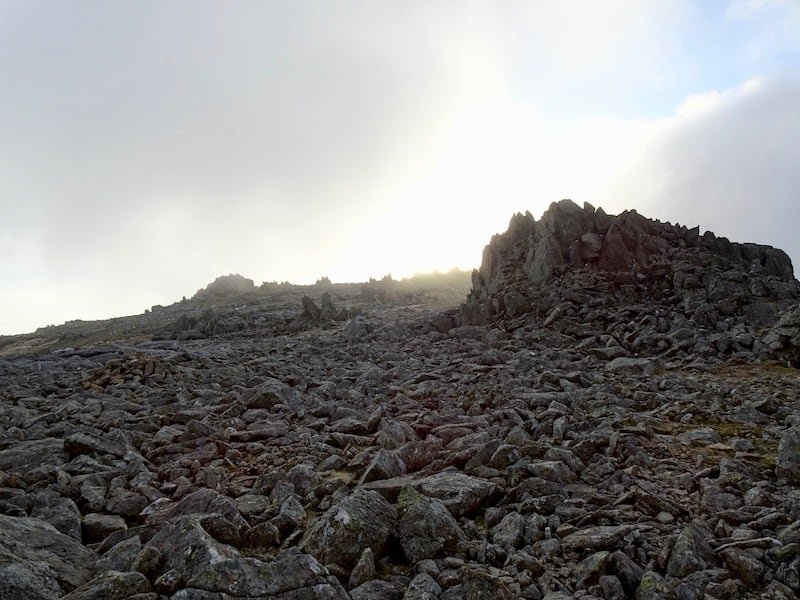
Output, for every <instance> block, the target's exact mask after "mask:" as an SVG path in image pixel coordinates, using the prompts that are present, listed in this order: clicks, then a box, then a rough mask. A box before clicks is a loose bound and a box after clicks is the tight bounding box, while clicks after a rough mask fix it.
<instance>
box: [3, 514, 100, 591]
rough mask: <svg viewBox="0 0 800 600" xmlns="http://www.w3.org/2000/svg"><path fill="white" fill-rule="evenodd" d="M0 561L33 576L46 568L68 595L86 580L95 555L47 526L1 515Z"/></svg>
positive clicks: (32, 520) (90, 572) (95, 557)
mask: <svg viewBox="0 0 800 600" xmlns="http://www.w3.org/2000/svg"><path fill="white" fill-rule="evenodd" d="M0 559H1V560H2V562H3V563H6V564H10V565H18V567H19V568H21V569H28V568H30V569H32V570H33V572H34V573H36V572H37V570H38V572H41V565H47V567H49V568H50V569H51V570H52V572H53V573H54V574H55V577H56V580H57V581H58V585H59V586H60V587H61V589H62V590H63V591H65V592H69V591H71V590H73V589H74V588H76V587H78V586H81V585H83V584H84V583H86V582H87V581H88V580H89V578H90V577H91V574H92V571H93V570H94V565H95V562H96V561H97V555H96V554H95V553H94V552H92V551H91V550H89V549H88V548H84V547H83V546H81V545H80V543H78V542H77V541H75V540H74V539H73V538H71V537H69V536H67V535H64V534H63V533H61V532H60V531H58V530H57V529H56V528H55V527H53V526H52V525H50V524H49V523H45V522H44V521H40V520H39V519H33V518H29V517H6V516H4V515H0ZM15 568H16V567H15Z"/></svg>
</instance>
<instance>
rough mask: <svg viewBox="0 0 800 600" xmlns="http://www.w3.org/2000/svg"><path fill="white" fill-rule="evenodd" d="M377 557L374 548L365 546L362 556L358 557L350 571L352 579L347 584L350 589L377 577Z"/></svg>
mask: <svg viewBox="0 0 800 600" xmlns="http://www.w3.org/2000/svg"><path fill="white" fill-rule="evenodd" d="M375 575H376V573H375V559H374V556H373V552H372V548H364V551H363V552H362V553H361V556H359V557H358V560H357V561H356V564H355V566H354V567H353V571H352V572H351V573H350V580H349V582H348V584H347V587H348V588H349V589H353V588H355V587H358V586H360V585H361V584H363V583H366V582H367V581H371V580H373V579H375Z"/></svg>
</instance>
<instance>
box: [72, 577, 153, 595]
mask: <svg viewBox="0 0 800 600" xmlns="http://www.w3.org/2000/svg"><path fill="white" fill-rule="evenodd" d="M149 591H150V582H149V581H148V580H147V578H146V577H145V576H144V575H142V574H141V573H135V572H130V573H120V572H119V571H106V572H105V573H103V574H102V575H100V576H99V577H95V578H94V579H92V580H91V581H88V582H86V583H85V584H84V585H82V586H81V587H79V588H78V589H76V590H74V591H73V592H71V593H69V594H67V595H66V596H64V598H63V600H128V599H129V598H131V597H132V596H134V595H135V594H145V593H147V592H149Z"/></svg>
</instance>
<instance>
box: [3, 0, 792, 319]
mask: <svg viewBox="0 0 800 600" xmlns="http://www.w3.org/2000/svg"><path fill="white" fill-rule="evenodd" d="M0 89H2V90H3V93H2V94H0V216H2V218H1V219H0V334H9V333H20V332H25V331H32V330H34V329H35V328H36V327H38V326H42V325H47V324H49V323H56V324H58V323H61V322H63V321H65V320H69V319H75V318H82V319H96V318H107V317H111V316H119V315H124V314H132V313H139V312H142V311H143V310H144V309H145V308H148V307H150V306H151V305H152V304H156V303H170V302H173V301H175V300H178V299H180V298H181V296H183V295H191V294H193V293H194V292H195V291H196V290H197V289H198V288H200V287H202V286H204V285H205V284H206V283H208V282H209V281H211V280H213V279H214V278H215V277H217V276H218V275H221V274H225V273H230V272H239V273H242V274H243V275H245V276H247V277H250V278H253V279H254V280H256V282H257V283H260V282H261V281H265V280H266V281H273V280H278V281H283V280H289V281H293V282H296V283H309V282H313V281H315V280H316V279H317V278H318V277H320V276H322V275H327V276H329V277H331V278H332V279H333V280H334V281H354V280H364V279H367V278H369V277H381V276H383V275H384V274H386V273H392V274H393V275H394V276H405V275H410V274H412V273H414V272H421V271H428V270H432V269H438V270H447V269H449V268H451V267H454V266H458V267H462V268H471V267H476V266H478V264H479V261H480V256H481V252H482V249H483V246H484V245H485V244H486V243H487V242H488V240H489V238H490V237H491V235H492V234H494V233H497V232H500V231H503V230H505V228H506V227H507V224H508V220H509V218H510V217H511V215H512V213H514V212H515V211H524V210H529V211H531V212H532V213H533V214H534V215H536V216H538V215H539V214H541V212H542V211H544V210H545V209H546V208H547V206H548V205H549V204H550V202H552V201H554V200H558V199H561V198H572V199H573V200H575V201H576V202H578V203H581V202H583V201H589V202H591V203H592V204H595V205H601V206H603V207H604V208H605V209H606V210H607V211H610V212H617V211H620V210H623V209H626V208H636V209H637V210H640V212H642V213H644V214H646V215H648V216H652V217H655V218H660V219H668V220H673V221H680V222H683V223H686V224H688V225H694V224H699V225H700V226H701V228H703V229H712V230H714V231H716V232H717V233H719V234H721V235H726V236H728V237H730V238H731V239H735V240H738V241H756V242H761V243H769V244H772V245H775V246H778V247H781V248H783V249H785V250H786V251H787V252H789V254H790V255H791V256H792V258H793V261H794V263H795V265H798V264H800V243H799V242H798V241H797V236H796V231H797V229H798V227H800V202H798V192H799V191H800V169H798V168H797V165H798V164H800V146H798V144H797V139H800V1H798V0H732V1H731V2H723V1H712V2H689V1H684V0H663V1H662V0H607V1H604V2H595V1H593V0H565V1H563V2H557V3H545V2H541V3H539V2H527V1H522V0H520V1H519V2H516V1H509V2H502V3H497V2H481V1H477V0H476V1H469V0H468V1H466V2H449V1H442V2H416V1H411V2H407V1H403V2H399V1H398V2H393V1H389V2H381V3H365V2H360V1H358V2H356V1H355V0H353V1H344V2H337V3H330V2H325V1H321V0H320V1H312V0H309V1H304V2H288V1H287V2H269V3H258V2H246V1H244V0H239V1H232V2H222V1H221V0H215V1H212V0H197V1H196V2H192V3H185V2H178V1H176V0H167V1H162V0H159V1H155V0H152V1H149V0H144V1H136V2H133V1H131V2H127V1H122V2H115V3H107V2H101V1H99V0H87V1H85V2H75V3H64V2H57V1H53V2H47V1H44V2H36V3H31V2H27V1H24V0H0Z"/></svg>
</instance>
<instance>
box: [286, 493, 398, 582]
mask: <svg viewBox="0 0 800 600" xmlns="http://www.w3.org/2000/svg"><path fill="white" fill-rule="evenodd" d="M396 522H397V511H396V510H395V507H394V506H392V505H391V504H389V503H388V502H387V501H386V500H385V499H384V498H383V496H381V495H380V494H378V493H377V492H373V491H369V490H364V489H357V490H356V491H355V492H353V493H352V494H350V495H349V496H347V497H345V498H344V499H342V500H341V501H340V502H338V503H337V504H336V505H334V506H332V507H331V508H330V509H329V510H328V511H327V512H325V514H323V515H322V516H320V517H319V518H317V519H316V520H315V521H314V522H313V523H312V525H311V526H310V527H309V528H308V529H307V530H306V533H305V535H304V536H303V539H302V540H301V542H300V549H301V550H303V551H304V552H307V553H308V554H311V555H312V556H314V557H315V558H316V559H317V560H319V561H320V562H321V563H322V564H325V565H329V564H335V565H339V566H341V567H346V568H351V567H352V566H353V564H354V563H355V562H356V560H358V557H359V556H361V553H362V552H363V551H364V549H365V548H371V549H372V551H373V552H374V554H375V556H380V555H381V553H382V552H383V549H384V546H385V545H386V542H387V541H388V539H389V535H390V534H391V533H392V531H394V528H395V524H396Z"/></svg>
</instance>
